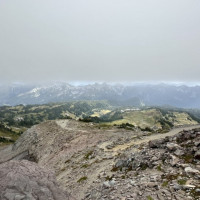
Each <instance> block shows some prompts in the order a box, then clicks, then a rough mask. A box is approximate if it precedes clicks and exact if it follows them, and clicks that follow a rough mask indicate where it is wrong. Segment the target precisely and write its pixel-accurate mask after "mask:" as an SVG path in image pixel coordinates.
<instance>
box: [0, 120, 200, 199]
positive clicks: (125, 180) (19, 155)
mask: <svg viewBox="0 0 200 200" xmlns="http://www.w3.org/2000/svg"><path fill="white" fill-rule="evenodd" d="M192 128H200V126H199V125H198V126H193V127H189V128H185V131H182V130H183V128H179V129H175V130H173V131H171V132H169V133H165V134H153V135H146V134H145V132H143V131H140V130H134V131H133V130H126V129H123V128H122V129H119V128H117V127H114V126H113V127H110V128H107V129H106V128H101V127H98V126H96V125H94V124H93V123H83V122H79V121H75V120H56V121H47V122H43V123H42V124H39V125H35V126H33V127H32V128H30V129H28V130H27V131H26V132H25V133H23V134H22V136H21V137H20V138H19V139H18V140H17V142H16V143H15V144H13V145H11V146H9V147H7V148H4V149H3V150H1V151H0V163H4V162H5V161H8V160H10V159H13V160H21V159H28V160H31V161H34V162H36V163H37V164H38V165H39V166H40V167H45V169H49V170H52V171H54V172H55V175H56V179H57V181H58V183H59V185H60V187H61V188H62V189H63V190H65V191H68V192H69V193H70V194H71V196H73V197H75V198H76V199H77V200H80V199H85V200H86V199H98V200H100V199H101V200H103V199H105V200H108V199H123V198H124V199H129V200H132V199H136V200H141V199H142V200H143V199H151V200H152V199H154V200H162V199H164V200H165V199H166V200H167V199H183V200H187V199H198V198H197V197H199V188H198V185H199V179H198V178H197V177H198V176H196V175H197V174H199V173H200V172H199V170H200V169H199V164H200V163H199V157H198V155H199V154H198V149H199V139H200V138H199V136H200V135H199V129H196V130H194V131H189V129H192ZM180 131H182V132H181V133H179V134H178V135H176V134H177V133H178V132H180ZM166 136H168V137H166ZM155 139H158V140H157V141H154V140H155ZM150 141H151V142H150ZM148 142H149V145H148ZM186 153H187V154H186ZM182 155H186V156H185V157H184V156H182ZM130 166H131V167H130ZM0 168H1V165H0Z"/></svg>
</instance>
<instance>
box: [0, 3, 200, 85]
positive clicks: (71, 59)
mask: <svg viewBox="0 0 200 200" xmlns="http://www.w3.org/2000/svg"><path fill="white" fill-rule="evenodd" d="M199 10H200V1H199V0H191V1H188V0H173V1H172V0H171V1H162V0H142V1H138V0H137V1H136V0H100V1H95V0H85V1H80V0H75V1H71V0H59V1H55V0H20V1H14V0H10V1H7V0H1V1H0V27H1V28H0V80H1V81H4V82H7V81H8V82H9V81H44V80H47V81H49V80H66V81H77V80H79V81H150V80H155V81H159V80H163V81H193V82H195V81H200V78H199V74H200V66H199V65H200V56H199V55H200V12H199Z"/></svg>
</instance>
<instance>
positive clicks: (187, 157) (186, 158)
mask: <svg viewBox="0 0 200 200" xmlns="http://www.w3.org/2000/svg"><path fill="white" fill-rule="evenodd" d="M193 158H194V155H192V154H185V155H183V156H181V159H183V160H184V161H185V162H186V163H193Z"/></svg>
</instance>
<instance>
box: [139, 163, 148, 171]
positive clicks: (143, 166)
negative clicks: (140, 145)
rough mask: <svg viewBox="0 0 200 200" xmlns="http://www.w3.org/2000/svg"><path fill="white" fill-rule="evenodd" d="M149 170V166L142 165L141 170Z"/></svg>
mask: <svg viewBox="0 0 200 200" xmlns="http://www.w3.org/2000/svg"><path fill="white" fill-rule="evenodd" d="M147 168H148V165H147V164H145V163H142V164H141V165H140V169H141V170H146V169H147Z"/></svg>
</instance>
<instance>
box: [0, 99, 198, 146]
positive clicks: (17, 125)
mask: <svg viewBox="0 0 200 200" xmlns="http://www.w3.org/2000/svg"><path fill="white" fill-rule="evenodd" d="M56 119H75V120H81V121H84V122H94V123H95V124H96V125H97V126H98V127H100V128H101V127H111V128H112V126H116V127H117V128H126V129H133V130H135V129H140V130H142V131H146V132H147V133H149V134H151V133H156V132H157V133H159V132H167V131H169V130H170V129H171V128H173V127H178V126H187V125H195V124H197V123H198V122H199V121H200V115H199V113H198V110H184V109H175V108H174V109H172V108H156V107H152V108H151V107H139V108H137V107H130V106H129V107H125V106H123V107H120V106H113V105H112V104H110V103H109V102H107V101H71V102H64V103H51V104H43V105H26V106H25V105H18V106H2V107H0V123H1V127H0V129H1V130H0V136H4V137H8V138H7V139H9V140H10V141H9V142H7V140H5V139H2V140H1V142H0V145H2V144H3V145H5V144H8V143H10V142H14V141H15V140H16V139H17V138H18V137H19V136H20V134H21V133H23V132H24V131H25V130H27V128H30V127H31V126H33V125H36V124H39V123H41V122H44V121H47V120H56ZM2 128H3V129H2Z"/></svg>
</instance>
